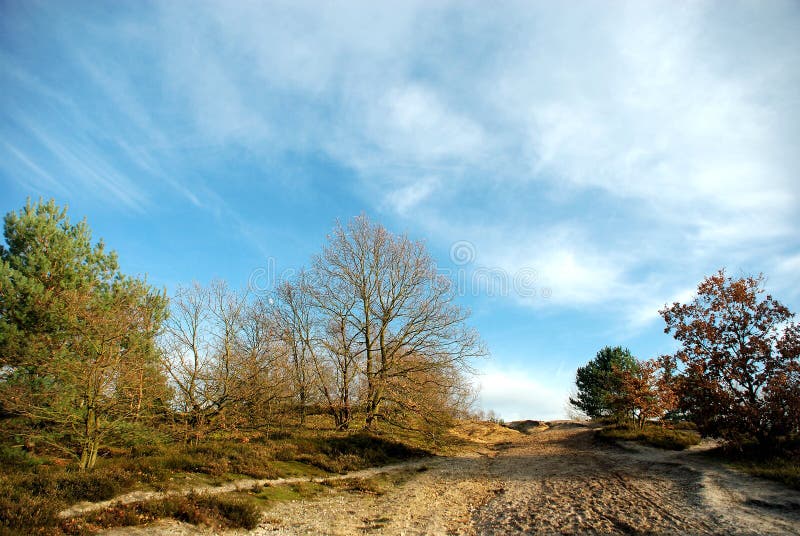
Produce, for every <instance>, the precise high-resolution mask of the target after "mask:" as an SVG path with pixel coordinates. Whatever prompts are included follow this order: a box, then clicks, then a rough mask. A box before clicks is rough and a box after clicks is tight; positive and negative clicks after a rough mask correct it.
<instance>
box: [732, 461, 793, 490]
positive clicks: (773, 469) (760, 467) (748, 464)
mask: <svg viewBox="0 0 800 536" xmlns="http://www.w3.org/2000/svg"><path fill="white" fill-rule="evenodd" d="M733 465H734V467H736V468H738V469H741V470H743V471H745V472H746V473H749V474H751V475H753V476H758V477H761V478H768V479H769V480H776V481H778V482H782V483H783V484H785V485H787V486H789V487H790V488H793V489H796V490H800V459H799V458H798V457H797V456H794V457H792V458H788V457H772V458H767V459H765V460H763V459H762V460H758V459H752V458H751V459H749V460H739V461H735V462H733Z"/></svg>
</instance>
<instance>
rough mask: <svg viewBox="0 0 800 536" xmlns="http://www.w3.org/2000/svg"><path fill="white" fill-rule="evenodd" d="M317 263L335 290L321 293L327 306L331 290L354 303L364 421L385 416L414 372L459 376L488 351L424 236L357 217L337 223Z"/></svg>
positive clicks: (350, 316)
mask: <svg viewBox="0 0 800 536" xmlns="http://www.w3.org/2000/svg"><path fill="white" fill-rule="evenodd" d="M314 270H315V272H316V273H317V274H318V277H319V279H320V281H324V282H325V286H326V287H328V288H329V289H331V290H333V292H330V291H328V292H323V293H322V294H320V296H322V297H323V300H322V303H321V306H322V307H324V306H325V299H326V298H327V299H330V298H332V297H335V298H336V299H338V300H341V297H342V296H346V297H351V298H353V300H354V302H355V303H354V306H353V307H352V308H349V309H347V310H346V312H345V318H344V319H343V320H344V322H343V325H344V326H345V327H346V328H347V329H348V330H352V332H353V333H354V334H356V336H357V338H358V347H357V350H356V353H357V354H358V355H363V359H361V360H360V361H363V370H362V372H363V375H364V379H365V383H366V393H365V400H364V403H365V411H366V425H367V427H371V426H372V424H373V423H374V422H375V421H376V420H377V419H379V418H381V417H386V414H384V413H382V409H383V406H384V404H385V403H387V402H388V403H395V404H400V400H401V399H402V398H403V396H402V395H401V393H402V392H403V391H404V390H401V389H398V387H397V386H398V385H401V384H402V385H406V386H407V385H408V381H407V380H408V379H409V378H414V377H422V376H425V375H427V376H428V377H430V378H433V377H439V378H441V377H443V375H442V374H441V373H442V372H445V371H447V372H448V373H449V375H450V377H453V378H455V377H458V376H459V374H460V373H461V372H462V371H467V370H468V368H469V362H470V360H471V359H473V358H476V357H479V356H483V355H485V349H484V347H483V345H482V343H481V341H480V339H479V337H478V335H477V333H476V332H475V331H474V330H471V329H469V328H467V327H466V325H465V322H466V320H467V318H468V316H469V314H468V312H467V311H466V310H464V309H462V308H460V307H459V306H458V305H456V304H455V293H454V289H453V286H452V284H451V283H450V281H449V280H447V278H445V277H443V276H441V275H440V274H438V273H437V270H436V265H435V264H434V262H433V260H432V259H431V257H430V256H429V255H428V253H427V251H426V249H425V247H424V245H423V244H422V243H420V242H412V241H410V240H409V239H408V238H407V237H405V236H395V235H392V234H391V233H389V232H388V231H387V230H386V229H385V228H384V227H382V226H380V225H377V224H373V223H372V222H370V221H369V219H368V218H367V217H366V216H359V217H357V218H354V219H353V220H352V221H351V222H350V224H349V225H348V226H347V227H343V226H341V225H337V226H336V228H335V229H334V232H333V233H332V234H331V235H330V236H329V239H328V244H327V245H326V246H325V247H324V249H323V252H322V254H321V255H320V256H318V257H317V258H316V259H315V261H314ZM339 309H340V310H342V308H339ZM413 383H414V382H412V384H413ZM416 385H417V386H418V387H420V388H422V387H423V384H421V383H416Z"/></svg>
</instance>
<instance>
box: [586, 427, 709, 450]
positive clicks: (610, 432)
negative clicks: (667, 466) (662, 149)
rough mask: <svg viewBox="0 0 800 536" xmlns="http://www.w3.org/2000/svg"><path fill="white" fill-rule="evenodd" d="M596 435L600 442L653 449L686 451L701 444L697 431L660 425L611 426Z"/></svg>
mask: <svg viewBox="0 0 800 536" xmlns="http://www.w3.org/2000/svg"><path fill="white" fill-rule="evenodd" d="M596 435H597V438H598V439H600V440H605V441H638V442H640V443H643V444H645V445H649V446H651V447H657V448H660V449H668V450H684V449H686V448H688V447H691V446H692V445H697V444H698V443H700V434H699V433H698V432H697V431H695V430H687V429H679V428H672V427H668V426H662V425H658V424H645V425H644V426H642V427H639V426H634V425H630V424H616V425H610V426H605V427H603V428H601V429H600V430H598V431H597V432H596Z"/></svg>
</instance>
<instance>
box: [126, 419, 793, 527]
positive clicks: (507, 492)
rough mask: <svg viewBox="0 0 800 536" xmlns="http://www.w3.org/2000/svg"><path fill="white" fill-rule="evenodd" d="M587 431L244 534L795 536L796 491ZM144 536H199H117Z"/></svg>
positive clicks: (525, 445)
mask: <svg viewBox="0 0 800 536" xmlns="http://www.w3.org/2000/svg"><path fill="white" fill-rule="evenodd" d="M592 433H593V432H592V430H589V429H586V428H584V427H577V426H574V425H568V424H567V425H560V426H555V427H553V428H551V429H549V430H546V431H538V432H534V433H532V434H531V435H523V434H518V435H516V436H512V440H511V441H507V440H506V441H501V442H496V443H493V444H487V445H486V448H485V449H482V450H480V451H478V452H474V453H470V454H465V455H462V456H454V457H446V458H437V459H434V460H428V461H426V462H425V465H426V467H428V470H427V471H424V472H420V473H416V474H414V475H413V477H412V478H410V479H409V480H408V481H406V482H405V483H404V484H401V485H399V486H397V487H396V488H394V489H392V490H391V491H389V492H388V493H386V494H385V495H382V496H372V495H363V494H353V493H348V492H331V493H330V494H329V495H325V496H322V497H320V498H317V499H315V500H311V501H297V502H284V503H278V504H276V505H275V506H274V507H273V508H271V509H270V510H269V511H268V512H267V513H266V514H265V517H264V521H263V522H262V524H261V525H260V526H259V527H258V528H256V529H255V530H254V531H251V532H250V533H249V534H251V535H254V536H255V535H258V536H265V535H294V534H333V535H351V534H353V535H354V534H369V533H373V534H405V535H409V534H514V533H517V534H519V533H524V534H800V493H798V492H795V491H791V490H788V489H786V488H784V487H783V486H780V485H777V484H774V483H770V482H767V481H763V480H759V479H753V478H750V477H747V476H746V475H743V474H740V473H737V472H734V471H730V470H727V469H725V468H722V467H720V466H718V465H714V464H711V463H709V462H706V461H703V460H702V459H699V458H697V457H695V456H692V455H687V454H686V453H670V452H664V451H659V450H656V449H647V448H643V447H635V448H634V449H632V450H623V449H620V448H617V447H606V446H602V445H597V444H596V443H594V442H593V440H592ZM153 532H160V533H162V534H198V533H203V532H205V533H208V530H202V529H196V528H193V527H189V526H186V525H180V524H177V523H174V522H168V523H162V524H161V525H159V526H158V527H150V528H149V529H145V528H138V529H133V530H132V529H127V530H125V531H114V534H145V533H153ZM234 533H237V534H241V533H243V532H241V531H239V532H234Z"/></svg>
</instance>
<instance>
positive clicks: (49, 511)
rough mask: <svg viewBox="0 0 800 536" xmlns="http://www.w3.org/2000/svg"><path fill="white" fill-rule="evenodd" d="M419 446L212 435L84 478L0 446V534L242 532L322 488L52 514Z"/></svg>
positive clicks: (370, 461)
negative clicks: (280, 505)
mask: <svg viewBox="0 0 800 536" xmlns="http://www.w3.org/2000/svg"><path fill="white" fill-rule="evenodd" d="M318 422H319V421H318ZM330 426H331V427H333V423H330ZM422 443H423V438H422V437H418V438H417V445H415V444H412V443H411V442H399V441H395V440H392V439H388V438H387V437H384V436H380V435H376V434H374V433H367V432H361V433H346V432H337V431H335V430H327V431H326V430H323V429H317V430H307V429H298V430H296V431H295V432H294V433H292V434H289V433H284V434H282V437H280V438H278V439H269V438H265V437H254V438H253V439H250V440H248V441H247V442H245V443H243V442H241V441H233V440H231V439H227V440H224V439H221V438H220V439H216V440H213V441H208V442H207V443H203V444H200V445H196V446H195V445H186V444H184V443H180V442H176V443H172V444H167V445H160V446H158V447H153V448H150V449H143V448H139V449H129V450H128V451H123V449H117V450H109V451H107V452H104V453H102V455H101V457H100V458H99V460H98V462H97V465H96V467H95V468H94V469H93V470H92V471H89V472H87V471H79V470H77V469H78V468H77V467H76V465H66V466H63V465H61V463H60V459H59V458H52V457H49V456H33V455H31V454H30V453H28V452H25V451H24V450H22V449H21V448H14V447H11V446H7V445H6V446H4V447H3V448H1V449H0V455H2V456H3V459H2V460H0V463H2V464H3V467H4V472H3V474H2V475H0V533H3V532H8V533H18V534H28V533H31V532H35V531H37V530H38V531H40V532H42V533H52V534H58V533H60V532H63V533H68V534H76V533H90V532H92V531H93V530H95V529H98V528H101V527H102V528H107V527H111V526H123V525H132V524H142V523H147V522H150V521H152V520H153V519H157V518H159V517H171V518H175V519H180V520H182V521H187V522H191V523H195V522H200V523H204V524H209V525H212V526H218V527H233V526H237V527H246V526H247V525H246V523H249V521H248V520H249V519H250V517H248V516H250V514H248V512H249V511H250V510H249V509H250V508H251V507H253V508H256V509H257V510H258V509H260V508H261V507H263V506H264V505H265V504H266V503H265V501H274V500H291V499H293V498H303V497H308V496H311V495H313V494H315V493H316V492H318V491H320V490H324V489H326V488H325V487H324V486H322V485H319V484H312V483H301V484H292V485H290V486H276V487H266V488H263V489H260V490H259V491H258V493H256V494H249V495H252V496H247V497H245V496H242V497H240V499H242V500H245V503H246V504H247V505H249V506H246V507H245V506H244V505H242V504H239V502H236V501H233V502H231V501H228V502H225V500H227V499H229V498H230V497H228V498H225V496H223V497H222V498H215V499H213V500H212V498H210V497H208V498H204V497H189V498H187V499H186V500H184V499H180V498H170V499H169V501H166V502H165V504H164V505H163V506H161V505H159V504H154V503H149V502H142V503H134V504H130V505H125V506H114V507H111V508H109V509H106V510H104V511H101V512H98V513H96V514H91V515H89V516H85V517H81V518H79V519H77V520H63V519H59V518H58V512H60V511H62V510H63V509H65V508H66V507H67V506H69V505H71V504H74V503H76V502H81V501H101V500H106V499H111V498H113V497H115V496H117V495H119V494H120V493H124V492H127V491H132V490H159V491H160V490H167V489H181V488H187V487H192V486H197V485H202V484H220V483H222V482H225V481H230V480H234V479H238V478H243V477H252V478H258V479H269V478H278V477H287V478H288V477H297V476H308V477H324V476H326V475H330V474H337V473H343V472H346V471H352V470H358V469H363V468H366V467H371V466H374V465H385V464H390V463H394V462H398V461H402V460H406V459H409V458H413V457H419V456H425V455H430V452H429V451H427V450H425V449H423V448H421V447H420V446H418V445H419V444H422ZM254 498H255V499H258V500H253V499H254ZM237 500H238V499H237ZM220 501H221V502H220ZM259 511H260V510H259ZM187 512H188V513H187ZM192 512H195V513H194V514H192ZM190 514H191V515H190Z"/></svg>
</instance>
